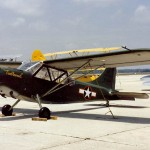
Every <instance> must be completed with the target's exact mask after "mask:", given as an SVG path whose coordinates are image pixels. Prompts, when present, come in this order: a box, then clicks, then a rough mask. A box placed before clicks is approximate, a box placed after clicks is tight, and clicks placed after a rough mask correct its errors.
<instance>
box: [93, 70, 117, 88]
mask: <svg viewBox="0 0 150 150" xmlns="http://www.w3.org/2000/svg"><path fill="white" fill-rule="evenodd" d="M115 82H116V68H106V69H105V70H104V72H103V73H102V74H101V75H100V76H99V77H98V78H97V79H96V80H94V81H92V82H91V83H93V84H97V85H99V86H103V87H106V88H108V89H112V90H115Z"/></svg>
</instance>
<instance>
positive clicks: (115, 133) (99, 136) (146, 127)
mask: <svg viewBox="0 0 150 150" xmlns="http://www.w3.org/2000/svg"><path fill="white" fill-rule="evenodd" d="M149 127H150V126H145V127H140V128H134V129H128V130H123V131H119V132H114V133H110V134H105V135H102V136H99V137H95V138H100V137H106V136H111V135H115V134H120V133H125V132H129V131H135V130H140V129H144V128H149Z"/></svg>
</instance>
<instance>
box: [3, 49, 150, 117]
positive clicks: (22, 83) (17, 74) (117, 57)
mask: <svg viewBox="0 0 150 150" xmlns="http://www.w3.org/2000/svg"><path fill="white" fill-rule="evenodd" d="M149 63H150V49H122V50H121V51H115V52H109V53H101V54H94V55H87V56H76V57H71V58H62V59H57V60H45V61H38V62H36V61H35V62H29V63H23V64H22V65H21V66H20V67H18V68H0V95H1V96H3V97H12V98H14V99H16V102H15V103H14V104H13V105H12V106H10V105H8V104H7V105H4V106H3V107H2V114H4V115H5V116H11V115H12V112H13V108H14V107H15V106H16V105H17V104H18V103H19V102H20V100H26V101H31V102H37V103H38V104H39V107H40V110H39V117H41V118H47V119H49V118H50V116H51V111H50V110H49V109H48V108H47V107H42V103H74V102H87V101H92V100H99V101H100V100H105V101H106V105H107V106H109V101H110V100H120V99H121V100H122V99H124V100H134V99H135V98H142V99H143V98H148V97H149V96H148V95H147V94H146V93H135V92H119V91H117V90H116V89H115V77H116V67H120V66H130V65H144V64H149ZM100 67H105V68H106V69H105V71H104V72H103V73H102V74H101V76H100V77H98V78H97V79H95V80H94V81H91V82H80V81H77V80H73V79H72V78H71V77H72V76H73V75H74V74H75V73H76V72H77V71H79V70H80V69H91V70H93V69H95V70H96V69H98V68H100ZM71 69H72V70H73V72H71V73H68V70H71Z"/></svg>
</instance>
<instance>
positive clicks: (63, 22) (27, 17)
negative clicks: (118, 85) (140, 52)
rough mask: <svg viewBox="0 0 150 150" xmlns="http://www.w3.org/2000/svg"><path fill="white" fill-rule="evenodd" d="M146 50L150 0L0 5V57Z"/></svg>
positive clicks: (24, 0)
mask: <svg viewBox="0 0 150 150" xmlns="http://www.w3.org/2000/svg"><path fill="white" fill-rule="evenodd" d="M114 46H115V47H116V46H127V47H128V48H150V1H149V0H0V53H1V55H8V54H9V55H10V54H14V55H15V54H16V55H17V54H22V55H23V59H29V58H30V57H31V54H32V52H33V50H35V49H40V50H41V51H42V52H43V53H50V52H56V51H64V50H73V49H86V48H97V47H114Z"/></svg>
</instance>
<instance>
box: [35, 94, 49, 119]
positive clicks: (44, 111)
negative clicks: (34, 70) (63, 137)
mask: <svg viewBox="0 0 150 150" xmlns="http://www.w3.org/2000/svg"><path fill="white" fill-rule="evenodd" d="M34 99H35V100H36V101H37V103H38V104H39V107H40V110H39V118H47V119H50V118H51V111H50V110H49V109H48V108H47V107H42V105H41V100H40V96H39V95H38V94H36V96H35V97H34Z"/></svg>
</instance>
